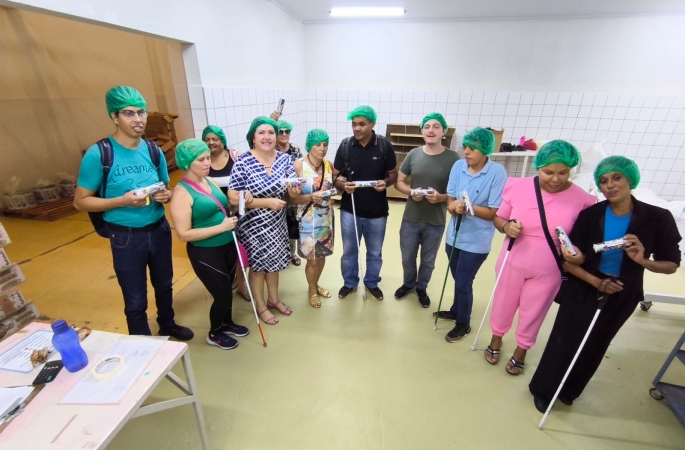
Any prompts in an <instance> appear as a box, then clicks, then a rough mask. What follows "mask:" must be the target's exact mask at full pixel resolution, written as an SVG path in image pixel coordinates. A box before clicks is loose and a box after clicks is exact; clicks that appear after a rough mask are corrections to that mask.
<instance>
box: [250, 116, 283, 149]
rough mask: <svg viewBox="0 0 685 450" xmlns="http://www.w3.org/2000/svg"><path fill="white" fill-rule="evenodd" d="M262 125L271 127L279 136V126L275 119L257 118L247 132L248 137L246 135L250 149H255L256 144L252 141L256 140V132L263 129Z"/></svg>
mask: <svg viewBox="0 0 685 450" xmlns="http://www.w3.org/2000/svg"><path fill="white" fill-rule="evenodd" d="M262 125H271V126H272V127H273V129H274V131H275V132H276V134H278V124H277V123H276V122H275V121H274V120H273V119H271V118H270V117H266V116H259V117H255V118H254V120H253V121H252V123H251V124H250V128H249V129H248V130H247V135H245V139H247V145H249V146H250V148H254V142H253V141H252V140H253V139H254V134H255V131H257V128H259V127H261V126H262Z"/></svg>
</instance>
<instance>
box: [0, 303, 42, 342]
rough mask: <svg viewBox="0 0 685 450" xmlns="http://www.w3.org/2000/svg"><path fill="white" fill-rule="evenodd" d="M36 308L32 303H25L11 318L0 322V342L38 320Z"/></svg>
mask: <svg viewBox="0 0 685 450" xmlns="http://www.w3.org/2000/svg"><path fill="white" fill-rule="evenodd" d="M39 315H40V314H39V313H38V308H36V305H34V304H33V303H27V304H26V305H25V306H24V307H23V308H21V309H19V310H18V311H17V312H15V313H14V314H12V315H11V316H8V317H5V318H4V319H2V320H0V341H3V340H5V339H7V338H8V337H10V336H12V335H13V334H14V333H16V332H17V331H19V330H21V329H22V328H24V327H25V326H26V325H28V324H30V323H31V322H33V321H34V320H36V319H37V318H38V316H39Z"/></svg>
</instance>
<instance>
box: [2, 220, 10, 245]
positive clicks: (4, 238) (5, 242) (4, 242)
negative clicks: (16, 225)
mask: <svg viewBox="0 0 685 450" xmlns="http://www.w3.org/2000/svg"><path fill="white" fill-rule="evenodd" d="M11 243H12V239H10V235H9V234H7V230H5V227H3V226H2V223H0V248H2V247H4V246H6V245H9V244H11Z"/></svg>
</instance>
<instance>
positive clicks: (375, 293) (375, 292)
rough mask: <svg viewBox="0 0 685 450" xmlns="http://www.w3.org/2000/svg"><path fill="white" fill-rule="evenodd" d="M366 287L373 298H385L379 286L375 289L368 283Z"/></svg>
mask: <svg viewBox="0 0 685 450" xmlns="http://www.w3.org/2000/svg"><path fill="white" fill-rule="evenodd" d="M364 287H365V288H366V292H368V293H370V294H371V296H372V297H373V298H375V299H376V300H383V291H381V290H380V289H378V288H377V287H375V288H373V289H372V288H370V287H368V286H366V285H365V286H364Z"/></svg>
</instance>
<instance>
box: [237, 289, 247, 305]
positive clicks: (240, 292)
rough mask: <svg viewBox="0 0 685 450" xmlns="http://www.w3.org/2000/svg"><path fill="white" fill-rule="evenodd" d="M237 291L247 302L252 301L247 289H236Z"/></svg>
mask: <svg viewBox="0 0 685 450" xmlns="http://www.w3.org/2000/svg"><path fill="white" fill-rule="evenodd" d="M235 293H236V294H238V296H239V297H242V298H243V300H245V301H246V302H249V301H250V294H249V293H247V292H246V291H235Z"/></svg>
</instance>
